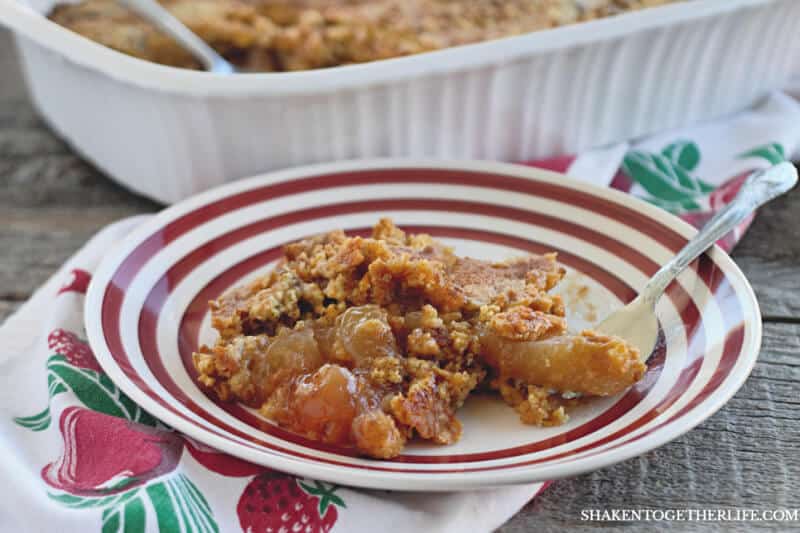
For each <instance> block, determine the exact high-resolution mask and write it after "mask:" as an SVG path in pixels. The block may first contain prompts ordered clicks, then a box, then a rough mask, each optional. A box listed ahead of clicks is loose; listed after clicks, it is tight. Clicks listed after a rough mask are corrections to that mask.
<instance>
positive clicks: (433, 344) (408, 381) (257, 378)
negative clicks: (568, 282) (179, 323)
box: [194, 219, 644, 458]
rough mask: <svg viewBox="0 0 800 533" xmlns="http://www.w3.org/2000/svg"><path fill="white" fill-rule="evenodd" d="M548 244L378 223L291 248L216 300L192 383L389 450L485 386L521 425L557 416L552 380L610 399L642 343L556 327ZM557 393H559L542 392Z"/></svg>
mask: <svg viewBox="0 0 800 533" xmlns="http://www.w3.org/2000/svg"><path fill="white" fill-rule="evenodd" d="M563 275H564V269H563V268H562V267H561V266H559V265H558V263H557V262H556V257H555V255H554V254H548V255H543V256H527V257H523V258H517V259H512V260H508V261H504V262H500V263H490V262H487V261H480V260H477V259H470V258H460V257H457V256H455V255H454V254H453V252H452V250H450V249H449V248H447V247H445V246H443V245H441V244H440V243H438V242H436V241H435V240H434V239H433V238H431V237H430V236H429V235H424V234H419V235H409V234H406V233H405V232H403V231H402V230H400V229H399V228H397V227H396V226H395V225H394V224H393V223H392V222H391V221H390V220H388V219H384V220H381V221H380V222H379V223H378V224H377V225H376V226H375V228H374V229H373V233H372V236H371V237H358V236H356V237H350V236H347V235H345V234H344V233H343V232H341V231H334V232H331V233H328V234H325V235H320V236H316V237H312V238H309V239H305V240H302V241H299V242H296V243H292V244H290V245H288V246H287V247H286V249H285V257H284V259H283V261H282V262H281V263H279V264H278V266H277V267H276V268H275V269H274V270H273V271H271V272H269V273H267V274H266V275H264V276H263V277H261V278H259V279H256V280H254V281H252V282H250V283H249V284H247V285H245V286H243V287H241V288H237V289H234V290H232V291H231V292H229V293H227V294H225V295H223V296H222V297H221V298H219V299H218V300H217V301H215V302H211V310H212V323H213V325H214V327H215V328H216V329H217V330H218V331H219V333H220V336H219V339H218V341H217V342H216V344H215V345H214V346H211V347H206V346H204V347H202V348H201V349H200V351H199V352H198V353H196V354H194V364H195V368H196V369H197V371H198V373H199V377H198V381H199V382H200V383H201V384H202V385H204V386H206V387H208V388H210V389H212V390H214V391H215V392H216V393H217V395H218V396H219V397H220V398H221V399H223V400H239V401H242V402H245V403H247V404H248V405H251V406H253V407H258V408H260V409H261V412H262V413H263V414H264V415H266V416H268V417H269V418H270V419H272V420H274V421H275V422H277V423H278V424H280V425H282V426H284V427H286V428H287V429H290V430H292V431H294V432H297V433H300V434H303V435H305V436H307V437H309V438H312V439H317V440H321V441H324V442H327V443H331V444H344V445H349V446H354V447H356V448H357V449H358V450H359V451H360V452H361V453H363V454H365V455H369V456H372V457H379V458H389V457H393V456H396V455H397V454H399V453H400V452H401V451H402V448H403V446H404V445H405V443H406V441H407V440H408V439H410V438H413V437H414V436H418V437H420V438H423V439H426V440H429V441H431V442H434V443H438V444H450V443H453V442H455V441H457V440H458V439H459V438H460V435H461V431H462V427H461V424H460V422H459V421H458V419H457V418H456V412H457V410H458V408H459V407H460V406H461V405H462V404H463V402H464V400H465V399H466V398H467V397H468V396H469V394H470V393H471V392H472V391H473V390H475V389H476V388H477V387H478V386H479V385H484V386H488V388H490V389H496V390H498V391H499V392H500V394H501V396H502V397H503V398H504V399H505V401H506V402H507V403H509V404H510V405H512V406H513V407H514V408H515V409H516V410H517V412H518V413H519V415H520V419H521V420H522V421H523V422H524V423H528V424H535V425H556V424H560V423H563V422H564V421H565V420H566V419H567V408H568V407H569V405H570V403H569V402H568V401H566V400H564V399H563V398H561V397H560V396H559V395H558V394H557V393H556V391H572V392H580V393H585V394H595V395H606V394H613V393H615V392H619V391H620V390H623V389H624V388H625V387H627V386H629V385H630V384H631V383H633V382H635V381H636V380H638V379H639V378H641V376H642V373H643V371H644V365H643V364H641V363H640V362H639V361H638V353H637V352H635V350H634V349H633V348H632V347H630V346H628V345H627V344H626V343H625V342H624V341H622V340H621V339H616V338H612V337H605V336H602V335H598V334H596V333H593V332H588V331H587V332H584V333H583V334H582V335H580V336H568V335H566V333H565V331H566V322H565V320H564V317H563V315H564V309H563V304H562V303H561V300H560V299H559V298H558V297H555V296H552V295H550V294H549V293H548V291H549V290H550V289H552V288H553V287H554V286H555V285H556V284H557V283H558V281H559V280H560V279H561V278H562V277H563ZM551 389H554V390H551Z"/></svg>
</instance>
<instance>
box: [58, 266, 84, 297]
mask: <svg viewBox="0 0 800 533" xmlns="http://www.w3.org/2000/svg"><path fill="white" fill-rule="evenodd" d="M91 279H92V275H91V274H89V273H88V272H86V271H85V270H81V269H79V268H74V269H72V270H71V271H70V273H69V278H68V279H67V281H66V283H64V285H62V286H61V288H60V289H58V294H63V293H65V292H77V293H79V294H86V289H88V288H89V280H91Z"/></svg>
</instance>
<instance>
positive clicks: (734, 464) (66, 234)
mask: <svg viewBox="0 0 800 533" xmlns="http://www.w3.org/2000/svg"><path fill="white" fill-rule="evenodd" d="M159 208H160V206H159V205H157V204H155V203H153V202H151V201H148V200H145V199H143V198H141V197H138V196H136V195H134V194H132V193H130V192H128V191H126V190H125V189H123V188H121V187H119V186H117V185H115V184H114V183H112V182H111V181H109V180H108V179H106V178H105V177H104V176H103V175H102V174H101V173H100V172H99V171H97V170H96V169H94V168H92V167H91V166H90V165H89V164H87V163H85V162H84V161H82V160H81V159H80V157H78V156H77V155H75V154H74V153H73V152H72V150H71V149H70V148H69V147H67V146H66V145H65V144H64V143H63V142H62V141H61V140H59V139H58V138H57V137H56V136H55V135H53V133H51V131H50V130H49V129H48V128H47V127H46V125H45V124H43V122H42V121H41V120H40V119H39V118H38V117H37V115H36V113H35V112H34V110H33V108H32V107H31V105H30V103H29V101H28V99H27V97H26V94H25V89H24V85H23V83H22V80H21V76H20V74H19V70H18V68H17V66H16V62H15V60H14V54H13V48H12V47H11V42H10V40H9V39H8V36H7V35H6V34H4V33H2V32H0V321H2V320H3V319H4V318H5V317H6V316H8V315H9V314H10V313H12V312H13V311H14V309H16V308H17V307H19V306H20V305H21V304H22V303H23V302H24V301H25V300H26V299H28V297H29V296H30V295H31V293H32V291H33V290H34V289H35V288H36V287H37V286H39V285H40V284H41V283H42V282H44V281H45V280H46V279H47V278H48V276H50V275H51V274H52V273H53V272H54V271H55V269H56V268H58V267H59V266H60V265H61V264H62V263H63V262H64V260H65V259H66V258H67V257H68V256H69V255H70V254H72V253H73V252H74V251H75V250H77V249H78V248H79V247H80V246H81V245H82V244H83V243H84V242H85V241H86V240H87V239H88V238H89V237H90V236H91V235H92V234H93V233H94V232H95V231H97V230H98V229H100V228H102V227H103V226H105V225H106V224H108V223H109V222H111V221H114V220H117V219H120V218H123V217H126V216H129V215H133V214H136V213H150V212H154V211H157V210H158V209H159ZM734 258H735V259H736V261H737V263H738V264H739V265H740V266H741V267H742V269H743V270H744V272H745V273H746V274H747V276H748V277H749V279H750V280H751V282H752V284H753V286H754V287H755V290H756V293H757V294H758V298H759V301H760V303H761V307H762V312H763V314H764V326H765V328H764V344H763V349H762V351H761V356H760V359H759V361H758V364H757V365H756V367H755V370H754V371H753V374H752V376H751V377H750V379H749V380H748V381H747V384H746V385H745V386H744V388H742V390H740V391H739V393H738V394H737V395H736V396H735V397H734V398H733V399H732V400H731V401H730V402H729V403H728V404H727V405H726V406H725V407H724V408H723V409H722V410H721V411H720V412H718V413H717V414H716V415H714V416H713V417H712V418H711V419H709V420H708V421H706V422H705V423H703V424H702V425H700V426H699V427H698V428H697V429H695V430H693V431H691V432H690V433H688V434H687V435H685V436H684V437H682V438H680V439H678V440H676V441H674V442H672V443H670V444H668V445H666V446H663V447H662V448H659V449H658V450H655V451H653V452H650V453H648V454H646V455H644V456H641V457H638V458H636V459H631V460H629V461H626V462H624V463H621V464H618V465H616V466H612V467H610V468H606V469H604V470H601V471H599V472H595V473H592V474H587V475H584V476H580V477H577V478H573V479H569V480H561V481H557V482H555V483H553V485H552V486H551V487H550V488H549V489H548V490H547V491H546V492H545V493H544V494H543V495H541V496H540V497H539V498H537V499H536V500H535V501H533V502H531V503H530V504H528V505H527V506H526V507H525V508H524V509H523V510H522V511H521V512H520V513H519V514H518V515H517V516H516V517H514V518H513V519H512V520H511V521H510V522H508V523H507V524H506V525H505V526H504V527H503V528H502V531H504V532H506V533H511V532H518V531H529V530H530V531H540V532H547V531H562V530H564V529H572V528H585V529H592V528H602V529H603V530H622V529H625V528H626V527H637V526H639V527H642V526H643V524H628V525H626V524H620V523H591V522H586V521H582V520H581V511H582V510H584V509H587V510H588V509H599V510H605V509H615V508H621V509H632V508H633V509H635V508H641V509H645V508H648V509H698V508H699V509H717V508H748V509H760V510H766V509H776V508H792V509H797V508H800V453H799V452H800V393H799V391H800V189H798V190H795V191H794V192H793V193H791V194H789V195H788V196H786V197H784V198H782V199H779V200H777V201H776V202H774V203H772V204H770V205H769V206H768V207H767V208H765V209H763V210H762V212H761V214H760V216H759V218H758V219H757V221H756V222H755V224H754V225H753V227H752V229H751V230H750V232H749V233H748V234H747V236H746V237H745V239H744V240H743V241H742V242H741V243H740V244H739V247H738V248H737V249H736V251H735V253H734ZM791 525H793V526H795V527H798V526H800V523H794V524H791ZM646 527H647V528H648V529H653V530H667V529H672V530H679V531H685V530H691V531H694V530H717V529H726V530H734V531H736V530H750V529H752V528H755V527H777V528H779V529H782V530H783V529H788V527H790V524H780V525H776V524H766V523H761V524H759V523H747V524H730V523H729V524H719V523H672V524H668V523H650V524H647V525H646Z"/></svg>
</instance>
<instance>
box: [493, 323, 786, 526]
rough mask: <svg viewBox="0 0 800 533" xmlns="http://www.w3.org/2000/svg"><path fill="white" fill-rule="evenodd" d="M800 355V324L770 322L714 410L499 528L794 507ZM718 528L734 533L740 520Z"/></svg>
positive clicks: (559, 485) (556, 488) (556, 491)
mask: <svg viewBox="0 0 800 533" xmlns="http://www.w3.org/2000/svg"><path fill="white" fill-rule="evenodd" d="M798 353H800V324H766V326H765V331H764V343H763V349H762V352H761V356H760V358H759V361H758V363H757V364H756V366H755V368H754V370H753V373H752V375H751V376H750V378H749V379H748V381H747V383H746V384H745V385H744V387H743V388H742V389H741V390H740V391H739V392H738V393H737V394H736V395H735V396H734V397H733V398H732V399H731V401H730V402H728V404H727V405H726V406H725V407H723V408H722V409H721V410H720V411H719V412H718V413H716V414H715V415H714V416H712V417H711V418H710V419H709V420H707V421H706V422H704V423H703V424H701V425H700V426H698V427H697V428H695V429H694V430H692V431H690V432H689V433H687V434H686V435H684V436H683V437H681V438H679V439H677V440H675V441H673V442H671V443H669V444H667V445H665V446H663V447H661V448H659V449H657V450H654V451H652V452H650V453H647V454H645V455H643V456H641V457H638V458H635V459H631V460H629V461H625V462H622V463H620V464H617V465H614V466H612V467H609V468H606V469H603V470H600V471H597V472H593V473H591V474H586V475H583V476H579V477H576V478H572V479H567V480H560V481H556V482H554V483H553V484H552V485H551V486H550V487H549V488H548V489H547V491H545V492H544V493H543V494H542V495H541V496H539V497H538V498H537V499H535V500H534V501H532V502H531V503H529V504H528V505H527V506H525V508H524V509H523V510H522V511H521V512H520V513H519V514H518V515H517V516H515V517H514V518H513V519H512V520H511V521H510V522H508V523H507V524H506V525H505V526H503V527H502V528H501V529H500V531H501V532H503V533H518V532H523V531H536V532H541V533H546V532H551V531H552V532H561V531H565V530H570V529H572V528H577V527H587V528H588V529H593V528H592V527H589V526H602V530H603V531H606V532H617V531H619V532H622V531H626V530H629V529H630V525H628V526H627V527H626V526H625V525H623V524H600V523H594V524H591V523H587V522H584V521H582V520H581V510H583V509H599V510H605V509H614V508H620V509H637V508H638V509H689V508H692V509H698V508H699V509H710V508H713V509H716V508H748V509H760V510H765V509H775V508H800V462H798V461H797V460H796V458H797V450H798V449H800V424H798V423H797V420H798V419H800V399H798V394H797V383H798V382H800V361H798V359H797V354H798ZM760 525H761V526H766V525H768V524H760ZM639 526H642V524H639ZM677 526H679V527H677ZM720 526H721V525H720V524H713V523H711V524H708V523H706V524H703V523H681V524H677V523H673V524H666V523H661V524H659V523H648V524H647V530H648V531H649V530H652V531H668V530H669V531H675V530H678V531H708V530H717V528H719V527H720ZM724 526H725V529H726V530H733V531H736V530H737V525H736V524H725V525H724ZM753 526H754V524H739V525H738V528H739V530H742V531H745V530H752V528H753ZM772 526H773V527H774V526H775V524H772Z"/></svg>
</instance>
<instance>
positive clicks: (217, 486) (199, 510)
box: [0, 94, 800, 533]
mask: <svg viewBox="0 0 800 533" xmlns="http://www.w3.org/2000/svg"><path fill="white" fill-rule="evenodd" d="M798 125H800V105H798V103H796V102H795V101H794V100H793V99H792V98H790V97H788V96H786V95H784V94H775V95H773V96H771V97H770V98H768V99H766V100H765V101H764V102H762V103H761V104H760V105H759V106H757V107H755V108H753V109H752V110H751V111H748V112H746V113H742V114H739V115H737V116H734V117H731V118H729V119H727V120H723V121H719V122H716V123H713V124H708V125H702V126H698V127H696V128H692V129H689V130H684V131H679V132H667V133H664V134H661V135H657V136H654V137H652V138H648V139H644V140H639V141H633V142H630V143H625V144H622V145H617V146H610V147H604V148H601V149H596V150H592V151H590V152H587V153H585V154H581V155H580V156H577V157H557V158H553V159H549V160H545V161H537V162H531V163H529V164H532V165H537V166H540V167H544V168H549V169H553V170H558V171H563V172H567V173H569V174H571V175H572V176H574V177H576V178H579V179H583V180H586V181H588V182H592V183H595V184H599V185H604V186H610V187H613V188H616V189H620V190H623V191H626V192H628V193H630V194H632V195H634V196H637V197H640V198H643V199H644V200H647V201H649V202H652V203H653V204H655V205H658V206H659V207H662V208H664V209H666V210H668V211H670V212H672V213H674V214H676V215H678V216H680V217H682V218H683V219H684V220H687V221H689V222H690V223H692V224H695V225H697V226H700V225H702V224H703V223H704V222H705V221H706V220H707V219H708V218H709V217H710V216H711V215H713V213H714V212H715V211H717V210H718V209H719V208H720V207H722V206H724V205H725V204H726V203H727V202H729V201H730V199H731V198H732V197H733V195H735V193H736V191H737V190H738V188H739V187H740V186H741V183H742V181H743V180H744V178H745V177H746V176H747V174H748V173H749V172H750V171H752V170H754V169H758V168H764V167H766V166H769V165H772V164H775V163H777V162H779V161H782V160H784V158H785V157H786V156H788V155H791V154H793V153H794V152H796V150H797V148H798V145H799V144H800V126H798ZM146 218H147V217H134V218H131V219H126V220H123V221H121V222H118V223H116V224H113V225H111V226H109V227H107V228H105V229H104V230H103V231H101V232H100V233H99V234H98V235H96V236H95V237H94V238H93V239H92V240H91V241H90V242H89V243H87V244H86V246H85V247H84V248H83V249H81V250H80V251H79V252H78V253H77V254H76V255H75V256H74V257H72V258H71V259H70V260H69V261H68V262H67V263H66V264H65V265H64V266H63V267H62V268H61V269H60V270H59V272H58V273H56V274H55V275H54V276H53V278H52V279H50V281H48V282H47V283H46V284H45V285H44V286H43V287H41V288H40V289H39V290H38V291H37V292H36V294H35V295H34V296H33V297H32V299H31V300H30V301H29V302H27V303H26V304H25V305H23V306H22V307H21V308H20V309H19V311H18V312H17V313H16V314H14V315H13V316H11V317H10V318H9V319H8V320H7V321H6V322H5V324H4V325H3V326H2V327H1V328H0V334H2V338H3V340H4V342H3V343H2V344H1V345H0V375H2V376H3V385H4V386H3V387H0V454H2V458H3V460H2V461H0V479H4V480H6V482H7V486H8V487H9V489H7V490H5V491H3V492H4V494H3V497H2V498H0V529H2V530H3V531H42V532H45V531H48V532H49V531H53V530H54V529H57V530H58V531H62V532H65V533H66V532H93V531H97V532H103V533H114V532H126V533H134V532H145V531H150V532H155V531H162V532H172V531H181V532H198V533H200V532H217V531H245V532H253V533H266V532H275V533H277V532H286V533H289V532H297V533H299V532H303V533H315V532H328V531H334V532H337V531H347V532H350V531H353V532H362V531H363V532H371V531H375V530H376V529H378V528H379V529H380V530H381V531H384V532H394V531H398V532H399V531H416V530H419V531H442V532H451V531H452V532H461V531H477V532H480V531H491V530H493V529H495V528H497V527H499V526H500V525H501V524H503V523H504V522H505V521H506V520H508V519H509V518H510V517H512V516H513V515H514V514H515V513H516V512H517V511H518V510H519V509H520V508H521V507H522V506H523V505H525V503H527V502H528V501H529V500H530V499H531V498H533V497H534V496H536V495H537V494H538V493H539V492H541V491H542V490H543V489H544V488H545V486H546V484H541V483H534V484H527V485H518V486H511V487H504V488H497V489H491V490H484V491H473V492H461V493H450V494H422V493H402V492H389V491H370V490H358V489H351V488H348V487H342V486H337V485H333V484H330V483H325V482H321V481H317V480H312V479H300V478H296V477H293V476H290V475H287V474H284V473H281V472H278V471H274V470H270V469H268V468H264V467H261V466H258V465H253V464H250V463H247V462H244V461H242V460H239V459H237V458H234V457H231V456H228V455H225V454H223V453H220V452H217V451H216V450H213V449H211V448H209V447H207V446H205V445H204V444H202V443H200V442H196V441H194V440H192V439H189V438H187V437H185V436H183V435H181V434H179V433H177V432H175V431H172V430H171V429H170V428H169V427H167V426H166V425H164V424H162V423H161V422H160V421H158V420H156V419H155V418H153V417H152V416H151V415H149V414H148V413H147V412H145V411H144V410H142V409H140V408H139V407H138V406H137V405H136V404H135V403H133V402H132V401H131V400H130V399H129V398H127V397H126V396H125V395H124V394H123V393H122V392H121V391H120V390H119V389H118V388H117V387H116V386H115V385H114V383H113V382H112V381H111V380H110V379H109V378H108V377H107V376H106V375H105V373H104V372H103V370H102V369H101V368H100V366H99V365H98V363H97V361H96V360H95V358H94V355H93V354H92V351H91V349H90V348H89V346H88V345H87V344H86V342H85V340H84V338H85V334H84V329H83V313H82V309H83V302H84V295H85V293H86V289H87V286H88V284H89V281H90V280H91V276H92V272H93V271H94V270H95V269H96V268H97V266H98V264H99V263H100V261H101V260H102V258H103V254H104V252H105V251H106V250H108V249H109V248H110V247H111V246H113V244H114V243H116V242H118V241H120V240H121V239H122V238H124V236H125V235H126V234H127V233H128V232H129V231H131V230H132V229H133V228H135V227H136V226H137V225H139V224H141V223H142V222H143V221H144V220H145V219H146ZM746 227H747V223H745V224H743V225H742V226H741V227H740V228H739V229H738V230H737V231H735V232H733V233H732V234H731V235H729V236H727V237H726V238H725V239H724V240H723V241H721V242H720V244H721V245H722V246H723V247H725V248H727V249H730V248H731V247H732V246H733V245H734V244H735V243H736V241H737V240H738V239H739V238H740V237H741V234H742V232H743V231H745V229H746ZM12 481H13V483H12Z"/></svg>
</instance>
